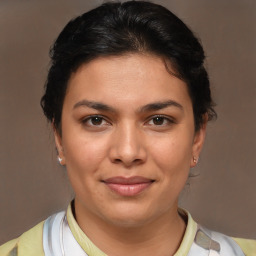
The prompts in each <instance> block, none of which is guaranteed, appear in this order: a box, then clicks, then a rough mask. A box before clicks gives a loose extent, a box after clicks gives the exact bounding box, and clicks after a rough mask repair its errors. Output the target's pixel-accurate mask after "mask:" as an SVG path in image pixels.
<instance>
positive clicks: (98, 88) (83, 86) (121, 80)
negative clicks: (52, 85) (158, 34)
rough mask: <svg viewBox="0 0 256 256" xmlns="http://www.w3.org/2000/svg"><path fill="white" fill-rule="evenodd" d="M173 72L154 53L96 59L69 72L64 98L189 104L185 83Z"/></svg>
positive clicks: (169, 66)
mask: <svg viewBox="0 0 256 256" xmlns="http://www.w3.org/2000/svg"><path fill="white" fill-rule="evenodd" d="M173 73H175V71H174V70H173V69H172V67H171V65H167V64H166V63H165V62H164V60H163V59H162V58H160V57H158V56H154V55H145V54H129V55H124V56H110V57H101V58H96V59H94V60H92V61H90V62H89V63H86V64H82V65H81V66H80V67H79V68H78V69H77V71H76V72H74V73H73V74H72V75H71V77H70V80H69V83H68V90H67V94H66V98H72V99H73V100H77V101H79V100H83V98H86V99H88V100H97V101H109V100H110V101H112V102H111V103H113V104H114V103H115V102H119V103H120V102H123V103H128V104H131V103H132V104H135V103H136V104H139V103H140V102H143V101H162V100H169V99H172V98H175V99H174V100H179V101H183V103H184V102H186V101H187V102H188V104H190V103H191V100H190V97H189V94H188V90H187V85H186V84H185V82H184V81H182V80H180V79H179V78H177V77H176V76H174V75H173ZM118 100H119V101H118ZM64 102H65V101H64ZM108 103H109V102H108ZM145 103H147V102H145Z"/></svg>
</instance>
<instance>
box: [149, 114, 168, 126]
mask: <svg viewBox="0 0 256 256" xmlns="http://www.w3.org/2000/svg"><path fill="white" fill-rule="evenodd" d="M165 119H166V118H164V117H161V116H157V117H154V118H153V119H152V121H153V124H154V125H163V124H164V121H165Z"/></svg>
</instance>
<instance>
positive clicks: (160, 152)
mask: <svg viewBox="0 0 256 256" xmlns="http://www.w3.org/2000/svg"><path fill="white" fill-rule="evenodd" d="M191 140H192V139H191V136H190V135H189V134H186V133H175V134H173V135H171V134H170V136H166V137H165V138H161V139H158V140H156V141H153V142H152V146H151V155H152V158H153V160H154V162H155V163H156V164H157V166H158V167H159V169H160V170H161V172H162V174H163V175H164V176H166V177H168V176H169V177H173V176H182V175H185V176H186V175H187V173H188V171H189V169H190V160H191V152H192V143H190V141H191Z"/></svg>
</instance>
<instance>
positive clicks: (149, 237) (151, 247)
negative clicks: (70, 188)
mask: <svg viewBox="0 0 256 256" xmlns="http://www.w3.org/2000/svg"><path fill="white" fill-rule="evenodd" d="M75 213H76V215H75V216H76V220H77V222H78V225H79V226H80V228H81V229H82V230H83V232H84V233H85V234H86V235H87V236H88V237H89V238H90V240H91V241H92V242H93V243H94V244H95V245H96V246H97V247H98V248H99V249H101V250H102V251H103V252H105V253H106V254H107V255H111V256H119V255H123V256H126V255H127V256H128V255H134V256H137V255H138V256H139V255H147V256H151V255H152V256H153V255H154V256H155V255H161V256H171V255H174V254H175V252H176V251H177V250H178V248H179V246H180V243H181V241H182V238H183V236H184V232H185V228H186V224H185V221H184V220H183V219H182V218H181V216H180V215H179V214H178V210H177V204H176V205H175V206H174V207H173V208H171V209H170V210H169V211H168V212H167V213H165V214H163V215H161V216H160V217H158V218H155V219H154V220H151V221H148V222H147V223H144V224H142V225H139V227H138V226H134V225H133V226H132V227H131V226H121V225H115V224H113V223H108V222H107V221H105V220H103V219H102V218H99V217H98V216H95V215H94V214H93V213H91V212H88V211H87V210H86V209H84V208H83V207H82V206H81V205H80V204H79V203H77V201H75Z"/></svg>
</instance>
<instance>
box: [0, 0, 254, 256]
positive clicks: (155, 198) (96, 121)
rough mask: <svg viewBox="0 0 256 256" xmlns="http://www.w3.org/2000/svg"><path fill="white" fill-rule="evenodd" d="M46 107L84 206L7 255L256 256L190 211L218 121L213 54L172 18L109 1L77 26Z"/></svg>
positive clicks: (66, 42)
mask: <svg viewBox="0 0 256 256" xmlns="http://www.w3.org/2000/svg"><path fill="white" fill-rule="evenodd" d="M51 56H52V66H51V68H50V71H49V74H48V79H47V83H46V90H45V94H44V96H43V98H42V101H41V104H42V107H43V110H44V113H45V115H46V117H47V118H48V120H49V121H50V122H51V123H52V125H53V129H54V135H55V142H56V147H57V150H58V160H59V162H60V164H61V165H63V166H66V169H67V172H68V176H69V179H70V182H71V185H72V187H73V189H74V191H75V194H76V196H75V199H74V201H72V202H71V204H70V206H69V207H68V209H67V211H66V212H61V213H58V214H56V215H53V216H50V217H49V218H48V219H47V220H46V221H43V222H41V223H40V224H38V225H37V226H35V227H34V228H32V229H31V230H29V231H27V232H25V233H24V234H23V235H21V236H20V237H19V238H18V239H15V240H12V241H10V242H8V243H6V244H5V245H3V246H2V247H0V255H26V256H29V255H72V256H73V255H111V256H112V255H124V256H125V255H148V256H150V255H159V256H162V255H166V256H167V255H168V256H169V255H190V256H193V255H211V256H213V255H229V256H232V255H255V252H256V242H255V241H252V240H251V241H250V240H244V239H233V238H231V237H228V236H225V235H223V234H220V233H217V232H213V231H210V230H208V229H206V228H204V227H202V226H200V225H199V224H197V223H195V222H194V221H193V219H192V217H191V216H190V214H189V213H188V212H186V211H185V210H182V209H179V208H178V196H179V194H180V192H181V191H182V189H183V187H184V185H185V183H186V181H187V178H188V176H189V171H190V168H193V167H194V166H196V164H197V161H198V158H199V155H200V152H201V149H202V146H203V142H204V139H205V130H206V124H207V122H208V121H210V120H211V119H212V118H213V117H215V115H216V114H215V112H214V110H213V102H212V99H211V93H210V87H209V80H208V76H207V72H206V70H205V68H204V66H203V62H204V52H203V49H202V47H201V45H200V43H199V42H198V40H197V39H196V38H195V36H194V35H193V33H192V32H191V31H190V30H189V29H188V28H187V27H186V25H185V24H184V23H183V22H182V21H181V20H179V19H178V18H177V17H176V16H175V15H173V14H172V13H171V12H170V11H168V10H166V9H165V8H164V7H161V6H159V5H156V4H152V3H147V2H141V1H137V2H133V1H129V2H125V3H123V4H121V3H106V4H103V5H102V6H100V7H98V8H96V9H94V10H92V11H90V12H88V13H85V14H84V15H82V16H80V17H78V18H76V19H74V20H72V21H70V22H69V23H68V25H67V26H66V27H65V28H64V30H63V31H62V32H61V34H60V35H59V37H58V39H57V40H56V42H55V44H54V46H53V48H52V51H51Z"/></svg>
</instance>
